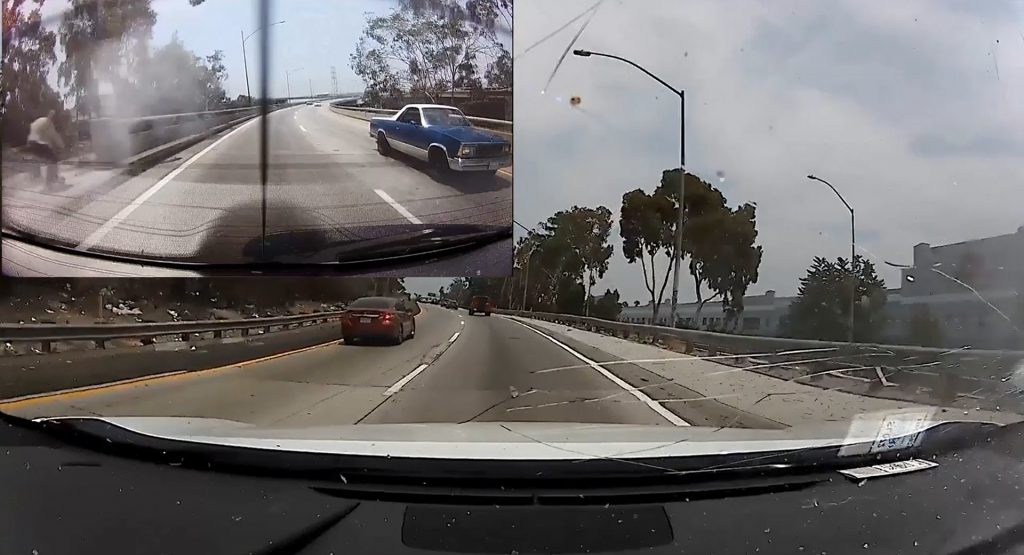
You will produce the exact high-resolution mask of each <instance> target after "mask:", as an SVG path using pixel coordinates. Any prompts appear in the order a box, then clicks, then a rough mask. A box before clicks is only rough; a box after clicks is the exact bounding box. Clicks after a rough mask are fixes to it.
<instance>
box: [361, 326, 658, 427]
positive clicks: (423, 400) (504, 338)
mask: <svg viewBox="0 0 1024 555" xmlns="http://www.w3.org/2000/svg"><path fill="white" fill-rule="evenodd" d="M462 314H465V318H467V325H466V329H465V330H464V331H463V332H462V334H461V335H460V337H459V338H458V339H457V340H456V341H455V343H454V344H453V345H452V347H451V349H449V350H448V351H447V352H446V353H445V354H444V356H442V357H441V358H440V359H438V360H437V362H435V363H434V364H433V365H431V367H430V368H429V369H428V370H426V371H424V372H423V373H422V375H420V376H419V377H417V378H416V379H415V380H413V381H412V382H411V383H410V384H409V385H407V386H406V387H405V388H403V389H402V390H401V391H399V392H398V393H397V394H395V395H394V396H392V397H390V398H389V399H388V400H387V402H385V403H384V404H383V405H381V406H380V407H379V408H378V409H376V410H375V411H374V412H372V413H371V414H370V415H369V416H368V417H367V418H366V419H365V420H364V422H366V423H373V424H384V423H388V424H395V423H414V422H470V421H498V422H501V421H530V422H587V423H590V422H593V423H621V424H651V425H671V423H670V422H669V421H668V420H666V419H665V418H664V417H662V416H661V415H659V414H658V413H656V412H654V411H652V410H651V409H650V408H648V407H647V406H645V405H643V404H640V403H635V402H629V401H628V400H627V398H628V399H630V400H634V399H633V398H632V397H630V396H629V395H625V396H622V395H619V394H621V393H624V390H623V389H622V388H621V387H619V386H617V385H616V384H615V383H613V382H612V381H610V380H608V379H607V378H606V377H604V376H602V375H601V374H600V373H598V372H595V371H593V370H592V369H590V371H584V372H572V373H570V372H553V373H538V371H541V370H545V369H548V368H557V367H561V366H570V365H578V364H580V360H579V359H578V358H576V357H574V356H572V355H570V354H569V353H568V352H567V351H566V350H565V349H563V348H561V347H559V346H558V345H556V344H555V343H553V342H551V341H549V340H547V339H545V338H543V337H542V336H540V335H538V334H537V333H535V332H533V331H530V330H528V329H526V328H524V327H522V326H520V325H519V324H517V323H515V322H512V321H509V320H506V319H504V318H499V317H496V316H489V317H488V316H469V315H468V314H466V313H465V312H462ZM587 399H604V400H600V401H591V402H584V401H585V400H587Z"/></svg>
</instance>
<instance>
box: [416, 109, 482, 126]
mask: <svg viewBox="0 0 1024 555" xmlns="http://www.w3.org/2000/svg"><path fill="white" fill-rule="evenodd" d="M423 121H424V123H426V124H427V125H443V126H449V127H470V126H471V124H470V123H469V120H467V119H466V116H464V115H463V114H462V112H459V111H458V110H450V109H447V108H424V109H423Z"/></svg>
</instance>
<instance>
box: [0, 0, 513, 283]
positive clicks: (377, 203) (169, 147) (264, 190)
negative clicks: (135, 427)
mask: <svg viewBox="0 0 1024 555" xmlns="http://www.w3.org/2000/svg"><path fill="white" fill-rule="evenodd" d="M485 4H486V3H485ZM487 5H488V6H489V4H487ZM5 6H6V4H5ZM8 11H10V14H8ZM4 15H5V21H4V54H3V75H2V86H3V113H2V129H3V132H2V133H3V152H2V157H3V164H2V166H3V198H2V201H3V215H2V217H3V273H4V275H8V276H18V277H33V276H69V277H74V276H77V277H88V276H94V275H95V276H127V277H131V276H218V275H264V274H268V273H269V274H303V275H307V274H315V275H338V276H403V277H404V276H424V277H432V276H458V275H463V276H468V275H474V276H494V277H504V276H508V275H510V274H511V271H512V251H513V238H512V225H513V223H512V189H513V187H512V156H513V154H512V131H513V129H512V58H511V54H510V52H511V49H512V12H511V9H509V10H504V11H501V10H499V11H495V10H491V9H489V8H487V6H484V5H483V4H479V3H474V2H468V3H465V2H454V3H448V2H434V3H430V2H426V3H424V2H410V1H407V0H394V1H387V2H380V1H371V0H359V1H350V2H318V1H313V0H290V1H288V2H284V1H281V0H245V1H240V2H217V1H206V0H191V1H189V2H184V0H144V1H143V0H138V1H132V2H111V1H106V0H85V1H77V0H76V1H66V0H65V1H57V0H46V1H45V2H38V3H35V2H33V3H21V2H15V3H14V4H13V5H12V9H11V10H7V9H6V8H5V12H4ZM8 45H9V47H8Z"/></svg>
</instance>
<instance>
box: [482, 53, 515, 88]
mask: <svg viewBox="0 0 1024 555" xmlns="http://www.w3.org/2000/svg"><path fill="white" fill-rule="evenodd" d="M484 79H486V80H487V86H488V87H491V88H492V89H511V88H512V55H511V54H509V52H508V51H507V50H504V49H502V51H501V54H498V57H497V58H496V59H495V60H494V61H493V62H491V63H489V64H487V71H486V72H484Z"/></svg>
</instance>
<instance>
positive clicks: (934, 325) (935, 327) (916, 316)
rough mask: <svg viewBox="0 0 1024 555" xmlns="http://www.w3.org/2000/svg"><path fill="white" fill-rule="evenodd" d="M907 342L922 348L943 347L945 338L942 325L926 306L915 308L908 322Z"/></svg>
mask: <svg viewBox="0 0 1024 555" xmlns="http://www.w3.org/2000/svg"><path fill="white" fill-rule="evenodd" d="M907 340H908V341H909V342H910V344H912V345H918V346H921V347H942V346H943V344H944V337H943V333H942V324H941V323H940V322H939V320H938V319H937V318H935V317H933V316H932V314H931V311H930V310H929V309H928V307H927V306H926V305H916V306H914V309H913V312H912V313H911V315H910V320H909V321H908V322H907Z"/></svg>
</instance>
